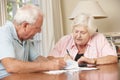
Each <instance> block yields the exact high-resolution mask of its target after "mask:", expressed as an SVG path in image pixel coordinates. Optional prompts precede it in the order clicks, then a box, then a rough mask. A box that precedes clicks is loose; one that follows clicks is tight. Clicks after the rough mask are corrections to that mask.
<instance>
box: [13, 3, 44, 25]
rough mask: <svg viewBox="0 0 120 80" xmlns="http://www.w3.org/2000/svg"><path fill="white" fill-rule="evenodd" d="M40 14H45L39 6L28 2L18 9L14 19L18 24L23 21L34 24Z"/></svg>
mask: <svg viewBox="0 0 120 80" xmlns="http://www.w3.org/2000/svg"><path fill="white" fill-rule="evenodd" d="M39 15H41V16H43V13H42V12H41V10H40V9H39V7H37V6H35V5H32V4H27V5H24V6H23V7H21V8H19V9H18V10H17V12H16V14H15V16H14V19H13V21H15V22H16V23H17V24H21V23H23V22H27V23H30V24H33V23H35V21H36V20H37V18H38V16H39Z"/></svg>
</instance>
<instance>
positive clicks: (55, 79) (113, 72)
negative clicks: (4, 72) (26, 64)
mask: <svg viewBox="0 0 120 80" xmlns="http://www.w3.org/2000/svg"><path fill="white" fill-rule="evenodd" d="M97 67H98V68H99V70H89V71H87V70H86V71H85V70H84V71H76V72H65V73H61V74H45V73H42V72H40V73H27V74H12V75H10V76H7V77H5V78H3V79H1V80H120V78H119V77H120V76H119V72H120V64H110V65H101V66H97Z"/></svg>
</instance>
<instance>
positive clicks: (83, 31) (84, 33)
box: [73, 25, 90, 45]
mask: <svg viewBox="0 0 120 80" xmlns="http://www.w3.org/2000/svg"><path fill="white" fill-rule="evenodd" d="M73 38H74V41H75V44H77V45H86V44H87V42H88V41H89V39H90V34H89V32H88V30H87V28H86V27H80V25H78V26H75V27H74V28H73Z"/></svg>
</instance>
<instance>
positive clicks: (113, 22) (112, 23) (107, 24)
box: [61, 0, 120, 34]
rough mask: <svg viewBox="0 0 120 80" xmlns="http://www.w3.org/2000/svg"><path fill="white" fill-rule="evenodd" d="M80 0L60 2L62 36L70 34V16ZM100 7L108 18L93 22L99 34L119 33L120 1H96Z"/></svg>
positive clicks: (62, 0) (63, 0)
mask: <svg viewBox="0 0 120 80" xmlns="http://www.w3.org/2000/svg"><path fill="white" fill-rule="evenodd" d="M79 1H80V0H61V6H62V16H63V26H64V34H68V33H70V32H71V21H70V20H68V17H69V16H70V15H71V12H72V11H73V9H74V7H75V5H76V4H77V3H78V2H79ZM98 2H99V4H100V5H101V7H102V8H103V9H104V11H105V12H106V14H107V16H108V18H105V19H98V20H95V22H96V24H97V26H98V29H99V32H119V31H120V10H119V8H120V5H119V3H120V0H98Z"/></svg>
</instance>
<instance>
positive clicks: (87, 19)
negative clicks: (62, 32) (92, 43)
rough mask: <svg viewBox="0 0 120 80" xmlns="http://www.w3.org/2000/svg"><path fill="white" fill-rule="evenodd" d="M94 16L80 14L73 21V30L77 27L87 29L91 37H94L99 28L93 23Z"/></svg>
mask: <svg viewBox="0 0 120 80" xmlns="http://www.w3.org/2000/svg"><path fill="white" fill-rule="evenodd" d="M93 20H94V18H93V16H90V15H87V14H84V13H82V14H79V15H78V16H76V17H75V18H74V19H73V24H72V26H73V29H74V27H75V26H80V27H87V29H88V31H89V33H90V35H91V36H92V35H93V34H95V33H96V30H97V27H96V26H95V24H94V23H93Z"/></svg>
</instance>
